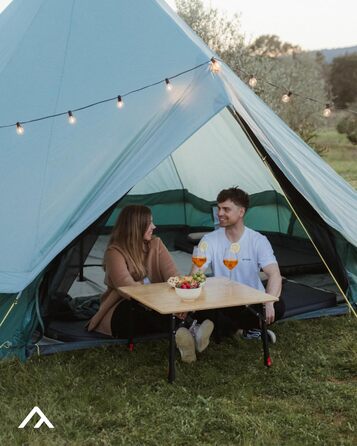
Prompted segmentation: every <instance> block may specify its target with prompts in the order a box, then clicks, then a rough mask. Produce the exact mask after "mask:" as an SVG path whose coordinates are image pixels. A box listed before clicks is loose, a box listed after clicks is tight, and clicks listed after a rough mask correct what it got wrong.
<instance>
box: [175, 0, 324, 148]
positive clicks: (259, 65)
mask: <svg viewBox="0 0 357 446" xmlns="http://www.w3.org/2000/svg"><path fill="white" fill-rule="evenodd" d="M176 6H177V10H178V14H179V15H180V16H181V17H182V18H183V19H184V20H185V21H186V23H187V24H188V25H189V26H190V27H191V28H192V29H193V30H194V31H195V32H196V33H197V34H198V35H199V36H200V37H201V39H202V40H203V41H204V42H205V43H206V44H207V45H208V46H209V47H210V48H211V49H212V50H213V51H215V52H216V53H217V54H218V55H219V56H220V57H221V59H222V60H224V62H225V63H226V64H227V65H229V66H230V68H231V69H232V70H233V71H235V72H236V74H237V75H238V76H239V77H240V78H241V79H242V80H243V81H245V82H247V81H248V79H249V75H250V74H254V75H255V76H256V78H257V79H258V84H257V87H256V88H255V93H256V94H258V95H259V96H260V97H261V98H262V99H263V100H264V101H265V102H266V103H267V104H268V105H269V106H270V107H271V108H272V109H273V110H274V111H275V112H276V113H277V114H278V115H279V116H280V117H281V118H282V119H283V120H285V121H286V123H287V124H288V125H289V126H290V127H291V128H292V129H293V130H295V131H296V132H297V133H299V134H300V136H301V137H302V138H303V139H304V140H305V141H306V142H311V140H312V139H313V137H314V136H315V132H316V129H317V128H318V127H320V126H321V124H322V122H323V119H324V118H323V117H322V114H321V112H322V110H321V105H320V104H318V103H316V102H313V101H308V100H305V99H302V98H301V97H299V96H294V95H293V96H292V100H291V101H290V102H289V104H284V103H283V102H282V101H281V97H282V95H283V94H284V93H287V92H288V91H289V90H293V91H296V92H297V93H300V94H301V95H303V96H307V97H312V98H315V99H317V100H318V101H320V102H322V103H326V102H327V100H326V92H325V81H324V75H323V71H322V70H323V67H322V66H321V64H319V63H317V62H316V60H315V58H314V56H311V55H308V54H306V53H303V52H301V49H300V48H299V47H298V46H297V45H293V44H291V43H288V42H281V41H280V39H279V38H278V37H277V36H267V35H265V36H261V37H260V38H259V37H258V38H257V39H256V40H255V41H254V42H253V43H252V44H247V45H246V44H245V37H244V35H243V34H242V32H241V31H240V29H241V26H240V21H239V16H237V15H236V16H234V17H233V19H232V20H229V19H227V17H226V16H224V15H222V14H220V13H219V11H218V10H217V9H212V8H210V9H209V8H205V7H204V4H203V2H202V1H201V0H176ZM264 81H269V83H268V82H264ZM271 84H274V85H276V86H279V88H275V87H273V86H272V85H271Z"/></svg>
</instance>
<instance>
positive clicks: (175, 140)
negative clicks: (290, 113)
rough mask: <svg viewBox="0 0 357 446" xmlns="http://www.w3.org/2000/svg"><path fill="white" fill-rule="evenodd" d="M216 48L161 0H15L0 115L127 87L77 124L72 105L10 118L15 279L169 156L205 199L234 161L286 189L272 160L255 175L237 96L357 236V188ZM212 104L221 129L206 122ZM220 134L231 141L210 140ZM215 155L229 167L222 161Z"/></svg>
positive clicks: (1, 185) (279, 156) (309, 190)
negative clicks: (70, 114) (18, 126)
mask: <svg viewBox="0 0 357 446" xmlns="http://www.w3.org/2000/svg"><path fill="white" fill-rule="evenodd" d="M212 56H214V54H213V53H212V52H211V51H210V50H209V49H208V48H207V47H206V46H205V45H204V43H203V42H202V41H201V40H200V39H199V38H198V37H197V36H196V35H195V34H194V33H193V32H192V30H190V29H189V28H188V26H187V25H186V24H184V22H182V20H181V19H179V18H178V17H177V15H176V14H175V13H174V12H173V11H172V10H171V9H170V8H169V7H168V6H167V5H166V4H165V2H164V1H161V0H160V1H159V0H156V1H155V0H151V1H149V0H148V1H145V2H132V1H129V0H123V1H120V2H118V1H117V0H106V1H105V2H98V1H97V0H63V1H60V2H59V1H56V0H33V1H31V2H29V1H26V0H14V1H13V2H12V3H11V4H10V6H9V7H8V8H7V9H6V10H5V11H4V13H3V14H1V15H0V96H1V100H2V106H1V108H0V126H1V125H4V124H11V123H15V122H17V121H25V120H30V119H33V118H36V117H41V116H45V115H48V114H55V113H59V112H63V111H67V110H73V109H76V108H79V107H83V106H85V105H87V104H88V103H94V102H96V101H101V100H103V99H105V98H110V97H114V98H115V96H116V95H118V94H121V95H123V99H124V101H125V105H124V107H123V109H120V110H119V109H117V108H116V104H115V100H113V101H111V102H106V103H102V104H100V105H97V106H96V107H93V108H88V109H84V110H81V111H78V112H77V113H75V115H76V117H77V123H76V125H73V126H72V125H69V124H68V122H67V119H66V116H58V117H56V118H51V119H48V120H43V121H37V122H32V123H29V124H27V125H26V124H25V125H24V128H25V134H24V135H23V136H21V137H20V136H18V135H17V134H16V132H15V129H14V127H8V128H1V129H0V147H1V150H0V202H1V208H2V218H1V221H0V252H1V257H0V292H1V293H17V292H19V291H21V290H24V289H25V288H26V287H27V286H28V285H29V284H30V283H32V282H33V280H34V279H35V277H37V276H38V275H39V274H40V273H41V271H43V269H44V268H45V267H46V266H47V265H48V264H49V262H50V261H51V260H52V259H53V258H54V257H55V256H56V255H57V254H58V253H60V252H61V251H62V250H63V249H64V248H65V247H66V246H67V245H68V244H69V243H70V242H71V241H72V240H73V239H74V238H75V237H77V236H78V235H79V234H81V233H82V232H83V231H84V230H85V229H86V228H87V227H88V226H89V225H90V224H91V223H92V222H94V221H95V220H96V219H97V218H98V217H99V216H100V215H101V214H102V213H103V212H105V211H106V210H107V209H108V208H109V207H110V206H111V205H112V204H113V203H115V202H116V201H117V200H118V199H119V198H120V197H122V196H123V195H124V194H125V193H126V192H128V191H129V190H130V189H131V188H132V187H133V186H135V185H137V184H138V183H139V182H140V181H141V180H142V179H143V178H145V177H146V176H147V175H148V174H149V173H150V172H151V171H154V169H155V168H156V167H157V166H159V165H160V163H161V162H162V161H164V160H165V159H167V158H168V157H169V158H168V161H167V168H168V172H169V171H170V172H171V174H172V177H173V178H175V180H174V183H173V184H174V186H175V188H177V187H178V186H179V185H180V186H181V187H182V185H183V184H184V183H186V184H187V187H188V192H190V193H194V192H192V191H197V194H199V196H202V197H201V198H203V199H205V200H212V199H214V198H215V194H216V193H217V189H220V188H221V186H222V185H223V186H225V185H226V183H227V185H228V184H229V185H232V180H233V176H231V175H233V174H234V172H235V170H234V169H236V172H237V179H238V181H239V178H238V174H239V172H241V173H243V174H244V175H245V181H246V183H247V184H248V186H249V188H251V191H252V192H257V191H259V190H260V188H261V187H264V189H266V190H278V185H277V184H275V182H274V181H273V180H272V179H271V178H270V177H269V175H266V174H265V173H262V174H261V175H263V177H264V178H263V179H262V181H263V183H262V184H265V185H263V186H260V185H258V184H256V183H255V182H254V176H252V175H246V174H247V173H249V172H248V171H249V170H252V172H256V171H257V170H258V169H257V167H258V166H259V165H261V166H262V162H261V161H260V160H259V158H258V156H257V155H256V153H255V152H254V150H253V149H252V148H251V149H252V150H250V152H249V153H250V155H251V158H249V160H251V162H250V164H247V163H248V162H249V161H248V159H244V165H243V162H242V161H241V159H240V157H239V156H238V153H239V152H238V151H237V152H236V149H237V148H238V147H242V148H246V149H247V151H248V149H249V147H248V145H247V140H246V139H244V135H243V133H242V131H241V129H240V128H238V127H237V126H236V127H234V126H233V121H232V120H231V119H229V117H228V112H226V111H223V110H224V109H225V108H226V107H229V106H232V107H234V108H235V109H236V110H237V111H238V113H239V114H241V116H242V117H243V118H244V120H245V121H246V122H247V123H248V124H249V126H250V127H251V129H252V131H254V133H255V134H256V136H257V138H258V139H259V141H260V142H261V144H262V145H263V146H264V148H265V149H266V150H267V152H268V153H269V155H270V156H271V157H272V159H273V160H274V161H275V162H276V164H277V165H278V166H279V167H280V169H281V170H282V171H283V172H284V174H285V175H286V177H287V178H288V179H289V181H290V182H291V183H292V184H293V186H294V187H295V188H296V189H297V190H298V191H299V192H300V193H301V194H302V195H303V197H305V198H306V199H307V200H308V201H309V202H310V203H311V205H312V206H313V207H314V209H315V210H316V212H317V213H318V214H319V215H320V216H321V217H322V218H323V220H324V221H325V222H326V223H327V224H328V225H330V226H331V227H332V228H334V229H335V230H336V231H337V233H338V234H341V236H342V237H343V238H344V239H345V240H347V241H348V242H349V243H351V244H352V245H353V246H354V247H355V246H356V245H357V239H356V237H357V231H356V222H357V207H356V192H355V191H354V190H353V189H352V188H351V187H350V186H348V185H347V183H346V182H344V181H343V180H342V179H341V178H340V177H339V176H338V175H337V174H336V173H335V172H334V171H333V170H332V169H331V168H329V167H328V166H327V164H326V163H324V162H323V161H322V160H321V158H319V157H318V155H316V154H315V153H314V152H313V151H312V149H310V148H309V147H308V146H307V145H306V144H305V143H304V142H303V141H302V140H301V139H300V138H299V137H298V136H297V135H295V134H294V133H293V132H292V131H291V130H290V129H289V128H288V127H287V126H286V125H285V124H284V123H283V122H282V121H281V120H280V119H279V118H278V117H277V116H276V115H275V114H274V113H273V112H272V111H271V110H270V109H269V107H267V106H266V105H265V104H264V103H263V102H262V101H261V100H260V99H259V98H258V97H257V96H256V95H255V94H254V93H253V92H252V91H251V90H250V89H249V88H248V87H247V86H246V85H245V84H244V83H243V82H242V81H240V80H239V79H238V78H237V77H236V76H235V75H234V73H233V72H232V71H231V70H230V69H229V68H228V67H227V66H225V65H224V64H223V63H222V69H221V72H220V73H219V74H218V75H213V74H212V73H211V72H210V71H209V69H208V62H209V60H210V58H211V57H212ZM200 64H203V65H202V66H201V67H199V68H197V69H194V70H192V71H187V72H186V73H185V74H183V75H182V76H178V77H174V78H173V79H172V85H173V87H174V88H173V90H172V91H170V92H168V91H167V90H166V88H165V83H164V82H162V83H160V84H158V85H155V86H153V87H151V88H148V89H145V90H142V91H140V92H138V93H135V94H131V95H128V96H125V93H126V92H130V91H132V90H135V89H139V88H141V87H143V86H145V85H149V84H152V83H155V82H157V81H160V80H163V79H165V78H166V77H173V76H175V75H176V74H178V73H182V72H185V71H186V70H190V69H191V68H193V67H196V66H198V65H200ZM24 73H26V76H25V75H24ZM220 112H222V113H220ZM212 118H213V120H212V121H211V122H212V125H211V124H208V126H207V127H206V131H207V132H208V133H207V134H206V133H204V134H201V133H200V132H198V133H196V132H197V131H198V130H199V129H201V128H202V129H203V128H204V126H205V124H206V123H209V121H210V120H211V119H212ZM212 126H213V127H212ZM207 135H208V136H207ZM191 137H192V138H191ZM210 137H212V138H213V140H214V141H220V140H221V138H223V141H224V143H223V144H222V143H221V144H220V145H219V146H218V147H217V144H218V143H214V144H213V145H210V144H209V141H208V140H209V139H210ZM221 141H222V140H221ZM180 146H181V148H180V149H179V150H178V151H177V152H175V153H173V152H174V151H175V150H176V149H177V148H178V147H180ZM197 148H200V149H201V151H197ZM213 148H215V149H216V150H217V155H215V156H214V155H213V154H214V152H213ZM202 149H203V150H202ZM204 149H207V151H205V150H204ZM244 153H248V152H246V151H244ZM170 155H171V158H170ZM224 158H227V160H228V163H227V162H224ZM203 160H204V162H203ZM202 164H203V169H200V167H201V166H202ZM212 165H214V166H217V168H219V172H220V174H219V175H214V174H212V173H211V171H212V169H213V166H212ZM248 165H249V169H248V168H245V166H248ZM262 167H263V166H262ZM205 169H207V171H209V172H210V173H209V175H208V174H207V175H206V174H205ZM202 170H203V172H202ZM213 170H214V169H213ZM226 170H227V172H229V174H227V176H225V174H223V176H222V174H221V172H225V171H226ZM176 171H177V172H178V175H176V176H175V175H174V173H176ZM197 172H201V173H199V176H198V178H197V177H195V175H196V173H197ZM159 179H160V181H161V180H162V181H163V186H162V187H161V186H160V185H159V189H160V188H161V189H163V188H164V187H166V185H164V180H165V181H168V174H166V173H165V172H163V170H161V177H158V178H156V177H155V181H156V182H157V180H159ZM225 179H227V181H226V183H225V181H224V180H225ZM264 182H265V183H264ZM234 183H236V181H235V182H234ZM156 186H157V185H156ZM156 186H155V185H154V186H153V187H156ZM242 187H243V185H242ZM145 188H146V186H145ZM148 189H149V187H148V186H147V188H146V189H145V190H146V191H147V190H148ZM191 189H192V191H191ZM213 190H214V194H213ZM351 277H353V276H352V275H351Z"/></svg>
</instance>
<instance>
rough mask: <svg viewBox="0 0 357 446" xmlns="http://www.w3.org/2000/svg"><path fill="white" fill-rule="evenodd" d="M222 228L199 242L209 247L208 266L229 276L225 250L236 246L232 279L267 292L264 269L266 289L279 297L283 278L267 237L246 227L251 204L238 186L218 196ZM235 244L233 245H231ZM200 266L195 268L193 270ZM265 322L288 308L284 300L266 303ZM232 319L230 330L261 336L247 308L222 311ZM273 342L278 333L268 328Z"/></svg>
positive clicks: (277, 317)
mask: <svg viewBox="0 0 357 446" xmlns="http://www.w3.org/2000/svg"><path fill="white" fill-rule="evenodd" d="M217 203H218V219H219V226H220V228H219V229H216V230H215V231H213V232H211V233H209V234H207V235H205V236H204V237H203V239H202V240H201V242H200V244H202V243H203V242H205V243H203V245H201V246H204V247H205V248H206V257H207V262H206V263H205V265H204V266H203V268H204V269H206V268H207V267H208V266H209V265H211V267H212V271H213V274H214V276H227V277H229V270H228V269H227V268H226V267H225V265H224V264H223V257H224V252H225V250H226V249H227V248H228V249H229V248H232V247H233V251H236V252H237V256H238V259H239V262H238V265H237V266H236V267H235V268H234V269H233V270H232V272H231V274H232V276H231V277H232V280H235V281H237V282H240V283H243V284H245V285H249V286H251V287H253V288H256V289H258V290H262V291H264V286H263V284H262V282H261V280H260V276H259V272H260V270H261V269H262V270H263V271H264V273H265V275H266V276H267V284H266V288H265V291H266V293H268V294H271V295H273V296H276V297H280V293H281V286H282V279H281V275H280V270H279V266H278V264H277V261H276V259H275V256H274V253H273V250H272V247H271V245H270V243H269V241H268V239H267V238H266V237H265V236H264V235H262V234H260V233H259V232H256V231H253V230H252V229H249V228H247V227H246V226H244V215H245V213H246V211H247V209H248V207H249V195H248V194H247V193H246V192H244V191H243V190H242V189H239V188H238V187H231V188H230V189H224V190H222V191H221V192H220V193H219V194H218V197H217ZM232 245H233V246H232ZM197 269H198V268H197V267H194V268H193V271H196V270H197ZM265 311H266V321H267V324H272V323H273V322H274V321H275V320H277V319H280V318H281V317H282V316H283V314H284V311H285V305H284V302H283V301H282V300H281V299H280V300H279V301H278V302H275V303H272V302H270V303H266V304H265ZM222 313H223V314H224V315H225V316H228V317H229V319H230V321H231V330H234V331H237V329H239V332H240V334H241V335H242V336H243V337H245V338H246V339H252V338H258V337H260V336H261V330H260V328H259V327H260V321H259V319H258V318H257V317H256V316H255V315H254V314H253V313H252V312H251V311H250V310H249V309H248V308H246V307H235V308H229V309H227V310H222ZM268 335H269V338H270V341H271V342H273V343H274V342H275V340H276V338H275V334H274V333H273V332H272V331H271V330H268Z"/></svg>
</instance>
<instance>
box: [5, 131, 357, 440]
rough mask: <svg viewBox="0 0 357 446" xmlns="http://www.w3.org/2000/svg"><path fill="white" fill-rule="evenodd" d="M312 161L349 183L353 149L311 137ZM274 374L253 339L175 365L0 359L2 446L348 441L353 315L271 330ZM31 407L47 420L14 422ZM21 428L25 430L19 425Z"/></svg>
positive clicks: (152, 353)
mask: <svg viewBox="0 0 357 446" xmlns="http://www.w3.org/2000/svg"><path fill="white" fill-rule="evenodd" d="M316 143H317V145H318V147H319V148H325V151H324V153H323V158H324V159H325V160H326V161H327V162H328V163H330V164H331V166H332V167H333V168H334V169H335V170H336V171H337V172H338V173H339V174H340V175H342V176H343V177H344V178H345V179H346V181H348V182H350V184H351V185H352V186H354V187H357V147H356V146H353V145H352V144H350V143H349V142H348V141H347V139H346V138H345V136H343V135H339V134H338V133H337V132H336V131H334V130H331V129H323V130H322V131H321V132H319V135H318V138H317V141H316ZM275 330H276V333H277V335H278V343H277V344H276V345H274V346H272V347H271V354H272V357H273V361H274V364H273V367H272V368H271V369H267V368H265V367H264V366H263V364H262V358H261V345H260V343H259V342H258V343H257V342H255V341H250V342H248V341H246V342H243V341H239V342H238V341H236V340H233V339H228V340H225V341H224V342H223V343H222V344H220V345H216V344H213V345H210V346H209V348H208V349H207V351H206V352H204V353H203V354H202V355H201V356H200V357H199V360H198V361H197V363H194V364H191V365H186V364H182V363H180V362H179V361H178V362H177V379H176V382H175V384H174V385H169V384H168V383H167V381H166V374H167V348H168V346H167V343H166V342H164V341H161V342H155V343H148V344H139V345H137V346H136V349H135V350H134V352H132V353H129V352H128V350H127V349H126V348H125V347H116V348H107V349H97V350H90V351H78V352H73V353H62V354H59V355H54V356H50V357H33V358H31V359H30V360H29V361H28V362H27V363H26V364H22V363H19V362H18V361H16V360H11V361H5V362H0V373H1V381H0V402H1V404H0V417H1V422H2V426H1V430H0V444H1V445H5V446H7V445H30V446H40V445H41V446H42V445H46V446H51V445H66V446H67V445H71V446H72V445H73V446H77V445H78V446H79V445H81V446H82V445H86V446H87V445H88V446H91V445H93V446H94V445H95V446H100V445H103V446H104V445H139V444H140V445H153V446H154V445H155V446H157V445H166V444H168V445H177V446H179V445H187V444H192V445H195V446H196V445H245V446H248V445H254V446H259V445H264V446H265V445H268V444H269V445H279V446H280V445H292V446H300V445H313V446H315V445H324V446H328V445H331V446H338V445H341V446H342V445H346V446H347V445H353V444H356V442H355V440H356V436H357V424H356V413H355V412H356V407H357V374H356V370H357V352H356V348H355V342H356V338H357V324H356V320H355V318H354V317H352V316H343V317H336V318H325V319H319V320H310V321H291V322H284V323H282V324H278V325H277V326H276V329H275ZM35 405H38V406H39V407H40V408H41V409H42V410H43V411H44V413H45V414H46V415H47V416H48V418H49V419H50V420H51V421H52V423H53V424H54V425H55V429H54V430H49V429H48V428H46V427H41V428H40V429H38V430H37V429H32V427H31V426H33V424H34V423H33V424H32V425H31V426H30V425H28V427H27V428H25V429H24V430H19V429H17V426H18V425H19V424H20V422H21V421H22V420H23V419H24V417H25V416H26V415H27V413H28V412H29V411H30V410H31V409H32V407H33V406H35ZM30 424H31V423H30Z"/></svg>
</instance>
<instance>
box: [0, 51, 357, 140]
mask: <svg viewBox="0 0 357 446" xmlns="http://www.w3.org/2000/svg"><path fill="white" fill-rule="evenodd" d="M218 61H220V62H223V61H222V60H221V59H218V58H214V57H212V58H211V59H210V60H209V61H206V62H203V63H201V64H199V65H196V66H194V67H192V68H189V69H187V70H185V71H181V72H180V73H177V74H175V75H173V76H171V77H165V78H164V79H161V80H159V81H157V82H153V83H151V84H149V85H144V86H143V87H139V88H136V89H135V90H131V91H129V92H127V93H124V94H121V95H116V96H114V97H110V98H107V99H102V100H100V101H96V102H93V103H91V104H87V105H84V106H83V107H78V108H74V109H71V110H68V111H64V112H60V113H55V114H52V115H46V116H42V117H40V118H33V119H29V120H25V121H17V122H16V123H13V124H5V125H0V129H4V128H9V127H16V132H17V134H18V135H23V134H24V133H25V129H24V128H23V124H30V123H32V122H38V121H44V120H46V119H51V118H57V117H59V116H65V115H67V116H68V122H69V123H70V124H75V123H76V118H75V116H74V115H73V113H74V112H77V111H82V110H86V109H88V108H92V107H95V106H96V105H100V104H104V103H106V102H111V101H114V100H116V101H117V106H118V108H122V107H123V105H124V101H123V99H122V98H124V97H127V96H129V95H131V94H134V93H138V92H140V91H143V90H146V89H148V88H151V87H155V86H156V85H160V84H162V83H165V85H166V88H167V90H168V91H171V90H172V88H173V86H172V84H171V82H170V79H171V80H172V79H176V78H177V77H179V76H182V75H184V74H187V73H189V72H191V71H194V70H197V69H198V68H201V67H203V66H204V65H209V67H210V69H211V71H212V73H214V74H216V73H218V72H219V70H220V65H219V63H218ZM237 70H238V71H239V72H241V73H243V74H244V75H245V76H249V80H248V84H249V85H250V87H252V88H253V89H254V88H255V86H256V85H257V82H258V80H260V81H262V82H264V83H266V84H267V85H270V86H271V87H274V88H277V89H280V90H283V91H284V92H285V93H284V94H283V96H282V99H281V100H282V101H283V102H284V103H289V102H290V100H291V97H292V96H297V97H300V98H302V99H305V100H307V101H312V102H315V103H316V104H321V105H324V106H325V108H324V109H323V112H322V114H323V116H324V117H325V118H329V117H330V116H331V114H332V109H335V110H344V111H346V112H350V113H354V114H357V111H356V110H352V109H342V108H338V107H334V106H332V105H331V103H324V102H321V101H319V100H317V99H315V98H311V97H309V96H304V95H302V94H300V93H298V92H296V91H292V90H290V89H289V90H287V89H286V88H285V87H281V86H279V85H276V84H273V83H272V82H270V81H267V80H265V79H263V78H257V77H256V76H255V75H253V74H248V73H247V72H246V71H245V70H243V69H242V68H237Z"/></svg>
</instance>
